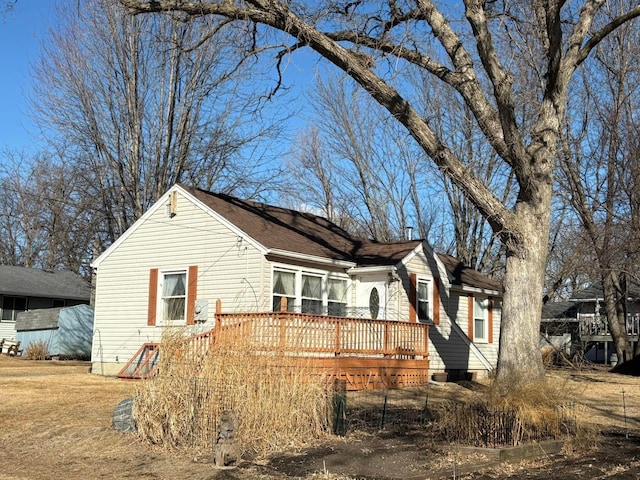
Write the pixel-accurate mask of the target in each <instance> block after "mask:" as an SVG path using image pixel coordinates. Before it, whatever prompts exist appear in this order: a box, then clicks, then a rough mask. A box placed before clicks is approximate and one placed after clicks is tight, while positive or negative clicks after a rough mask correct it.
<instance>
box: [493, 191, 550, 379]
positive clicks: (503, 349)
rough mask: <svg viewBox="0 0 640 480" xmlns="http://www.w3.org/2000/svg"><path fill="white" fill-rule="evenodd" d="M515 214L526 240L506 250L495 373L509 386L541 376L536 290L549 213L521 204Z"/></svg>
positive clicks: (540, 278)
mask: <svg viewBox="0 0 640 480" xmlns="http://www.w3.org/2000/svg"><path fill="white" fill-rule="evenodd" d="M547 201H549V202H550V201H551V197H550V193H548V200H547ZM518 213H519V215H520V217H521V219H522V223H521V225H522V229H523V234H524V238H525V239H526V241H525V242H524V244H523V245H520V250H519V251H517V252H513V251H511V252H508V253H507V268H506V271H505V276H504V279H503V287H504V298H503V305H502V316H503V318H504V321H503V322H502V328H501V331H500V356H499V359H498V372H497V374H498V380H500V381H502V382H504V383H505V384H512V385H515V384H518V383H522V382H527V381H529V379H531V378H541V377H542V376H543V375H544V367H543V363H542V357H541V356H540V350H539V345H538V342H539V336H540V313H539V312H540V310H541V308H542V297H541V296H540V295H539V293H538V292H540V291H542V287H543V284H544V275H545V267H546V261H547V244H548V222H549V215H548V214H547V213H545V212H540V213H536V212H533V211H531V210H530V209H529V208H528V207H527V206H525V205H520V206H519V208H518ZM522 375H526V378H522Z"/></svg>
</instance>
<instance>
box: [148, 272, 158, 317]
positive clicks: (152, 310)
mask: <svg viewBox="0 0 640 480" xmlns="http://www.w3.org/2000/svg"><path fill="white" fill-rule="evenodd" d="M157 305H158V269H157V268H152V269H151V270H150V271H149V305H148V310H147V325H149V326H154V325H155V324H156V308H157Z"/></svg>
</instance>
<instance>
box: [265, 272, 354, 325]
mask: <svg viewBox="0 0 640 480" xmlns="http://www.w3.org/2000/svg"><path fill="white" fill-rule="evenodd" d="M272 285H273V287H272V301H273V311H274V312H277V311H281V310H282V300H283V299H284V298H286V299H287V311H289V312H293V311H297V312H301V313H312V314H316V315H323V314H328V315H333V316H344V315H346V313H347V280H346V279H342V278H335V277H329V274H328V273H327V272H322V271H313V270H302V269H300V270H298V269H295V270H294V269H293V268H287V267H275V268H274V269H273V284H272Z"/></svg>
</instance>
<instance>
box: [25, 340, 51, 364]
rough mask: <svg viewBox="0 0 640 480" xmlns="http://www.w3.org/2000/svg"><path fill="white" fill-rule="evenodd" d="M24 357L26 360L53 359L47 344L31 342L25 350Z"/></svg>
mask: <svg viewBox="0 0 640 480" xmlns="http://www.w3.org/2000/svg"><path fill="white" fill-rule="evenodd" d="M22 356H23V357H24V358H25V359H26V360H47V359H49V358H51V356H50V355H49V347H48V346H47V342H44V341H40V342H31V343H30V344H29V345H27V348H25V350H24V352H23V354H22Z"/></svg>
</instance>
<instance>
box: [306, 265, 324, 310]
mask: <svg viewBox="0 0 640 480" xmlns="http://www.w3.org/2000/svg"><path fill="white" fill-rule="evenodd" d="M302 313H315V314H318V315H319V314H322V277H317V276H315V275H305V274H303V275H302Z"/></svg>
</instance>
